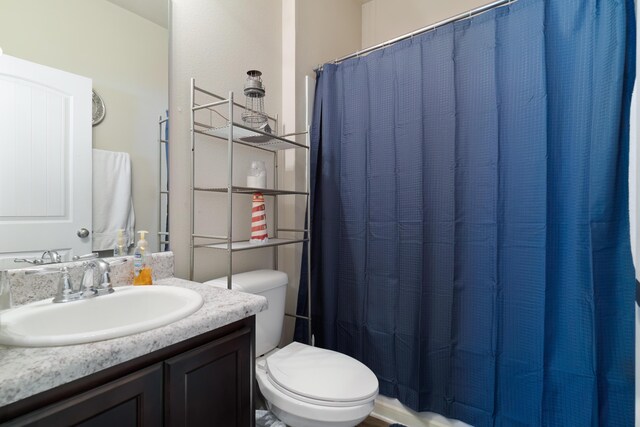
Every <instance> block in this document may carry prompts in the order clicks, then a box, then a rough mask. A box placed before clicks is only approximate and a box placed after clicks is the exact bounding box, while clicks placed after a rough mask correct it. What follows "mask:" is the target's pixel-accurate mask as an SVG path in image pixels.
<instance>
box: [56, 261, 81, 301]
mask: <svg viewBox="0 0 640 427" xmlns="http://www.w3.org/2000/svg"><path fill="white" fill-rule="evenodd" d="M60 273H61V274H62V276H61V277H60V281H59V282H58V292H57V294H56V296H55V298H53V302H69V301H73V300H76V299H78V294H77V293H76V292H75V291H74V290H73V285H72V284H71V278H70V277H69V269H68V268H67V267H62V268H61V269H60Z"/></svg>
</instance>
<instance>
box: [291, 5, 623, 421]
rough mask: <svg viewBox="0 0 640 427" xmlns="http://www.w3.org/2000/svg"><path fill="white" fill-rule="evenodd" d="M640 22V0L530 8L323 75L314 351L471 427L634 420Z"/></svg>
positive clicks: (317, 129) (316, 132)
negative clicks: (638, 34) (632, 214)
mask: <svg viewBox="0 0 640 427" xmlns="http://www.w3.org/2000/svg"><path fill="white" fill-rule="evenodd" d="M634 28H635V23H634V16H633V1H631V0H629V1H625V0H619V1H615V0H546V1H545V0H519V1H518V2H516V3H513V4H512V5H510V6H508V7H502V8H499V9H494V10H492V11H490V12H487V13H485V14H482V15H479V16H477V17H474V18H472V19H468V20H463V21H459V22H456V23H453V24H451V25H447V26H445V27H441V28H439V29H437V30H435V31H431V32H428V33H426V34H423V35H420V36H416V37H413V38H412V39H408V40H405V41H403V42H399V43H397V44H395V45H393V46H391V47H388V48H386V49H384V50H379V51H376V52H373V53H371V54H369V55H367V56H366V57H362V58H355V59H351V60H348V61H345V62H343V63H341V64H338V65H332V64H327V65H325V66H324V68H323V70H322V71H321V72H319V73H318V80H317V87H316V98H315V109H314V119H313V126H312V138H311V142H312V171H311V172H312V177H313V178H312V208H311V209H312V238H313V240H312V248H311V250H312V300H313V306H312V314H313V320H314V323H313V333H314V335H315V339H316V345H319V346H321V347H326V348H330V349H335V350H338V351H340V352H343V353H346V354H348V355H351V356H353V357H355V358H357V359H359V360H361V361H362V362H364V363H365V364H366V365H368V366H369V367H370V368H371V369H372V370H373V371H374V372H375V374H376V375H377V377H378V379H379V381H380V392H381V393H382V394H385V395H387V396H393V397H398V398H399V399H400V400H401V401H402V402H404V403H405V404H406V405H408V406H410V407H411V408H413V409H415V410H419V411H435V412H438V413H440V414H443V415H445V416H447V417H452V418H456V419H460V420H463V421H465V422H467V423H470V424H472V425H474V426H559V427H567V426H580V427H584V426H630V425H633V413H634V410H633V394H634V378H633V375H634V351H633V343H634V334H633V332H634V326H633V325H634V317H633V316H634V314H633V313H634V312H633V310H634V305H633V304H634V274H633V266H632V261H631V252H630V242H629V219H628V196H627V193H628V189H627V182H628V181H627V174H628V172H627V167H628V143H629V141H628V120H629V104H630V95H631V90H632V84H633V80H634V77H635V68H634V63H635V58H634V50H635V46H634V42H633V40H634V38H635V35H634V32H635V29H634ZM303 271H304V269H303ZM303 279H304V278H303ZM300 289H301V294H300V296H299V297H300V304H299V312H300V313H304V312H305V311H306V307H305V304H304V301H305V298H306V295H305V293H304V290H305V286H304V284H303V285H302V286H301V287H300ZM303 329H304V328H303V327H302V326H301V327H299V328H298V335H297V336H298V337H299V338H300V339H303V337H304V330H303Z"/></svg>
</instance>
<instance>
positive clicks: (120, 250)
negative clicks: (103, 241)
mask: <svg viewBox="0 0 640 427" xmlns="http://www.w3.org/2000/svg"><path fill="white" fill-rule="evenodd" d="M125 255H127V247H126V246H125V244H124V230H123V229H122V228H121V229H119V230H118V238H117V239H116V246H115V247H114V248H113V256H125Z"/></svg>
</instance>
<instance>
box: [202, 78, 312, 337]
mask: <svg viewBox="0 0 640 427" xmlns="http://www.w3.org/2000/svg"><path fill="white" fill-rule="evenodd" d="M305 86H306V112H305V113H306V114H305V119H306V120H305V131H304V132H299V133H292V134H288V135H280V136H278V135H276V134H272V133H267V132H263V131H261V130H258V129H253V128H251V127H249V126H247V125H246V124H244V123H239V122H236V121H235V118H236V117H238V118H239V119H240V120H242V119H241V118H240V114H238V113H236V112H234V109H235V108H240V109H244V105H242V104H239V103H236V102H234V96H233V92H229V94H228V96H227V97H223V96H220V95H216V94H214V93H212V92H209V91H207V90H205V89H203V88H200V87H198V86H196V82H195V79H191V266H190V278H191V279H192V280H193V277H194V269H195V251H196V249H201V250H207V249H213V250H214V251H215V252H219V251H224V252H226V254H227V258H228V265H227V288H228V289H232V280H231V276H232V275H233V254H234V253H236V252H240V251H248V250H252V249H262V248H273V267H274V269H277V268H278V249H277V248H278V247H279V246H283V245H291V244H298V243H304V242H307V244H308V245H310V239H311V230H310V224H311V211H310V206H309V203H310V197H309V195H310V188H311V187H310V175H309V173H310V159H311V157H310V139H309V119H310V115H309V78H308V77H307V78H306V80H305ZM196 99H198V100H199V102H196ZM201 100H204V102H202V101H201ZM203 110H206V113H208V114H209V116H210V117H215V118H217V120H218V121H220V119H222V120H223V123H219V124H218V125H215V124H214V123H213V120H209V123H203V122H202V121H198V120H196V114H197V113H199V112H201V111H203ZM200 114H202V113H200ZM267 118H268V120H269V123H270V124H273V127H272V128H273V129H275V133H277V132H278V129H279V128H278V118H277V117H272V116H267ZM196 135H203V136H206V137H207V139H211V141H212V142H218V143H219V142H221V141H226V143H227V185H226V186H224V187H202V186H197V185H196V183H195V179H196V178H195V176H196V173H195V168H196V167H195V165H196V161H195V160H196ZM297 135H304V136H305V144H301V143H299V142H297V141H294V140H292V139H290V137H295V136H297ZM236 144H238V145H242V146H245V147H251V148H252V149H255V150H261V151H266V152H269V153H271V154H272V156H273V157H272V158H273V166H274V175H275V177H274V185H273V186H274V188H252V187H244V186H238V185H234V182H233V167H234V146H235V145H236ZM286 149H302V150H305V163H306V173H305V181H306V182H305V184H306V185H305V187H306V190H305V191H295V190H284V189H280V188H278V179H277V175H278V152H280V151H281V150H286ZM199 192H203V193H207V192H208V193H226V194H227V234H226V235H225V236H215V235H207V234H198V233H196V230H195V212H196V210H195V194H196V193H199ZM256 192H260V193H262V194H263V195H265V196H270V197H273V199H274V204H273V206H274V208H273V212H274V213H273V222H274V230H275V234H274V235H273V236H269V241H268V243H265V244H251V243H250V242H249V241H248V240H245V241H237V240H233V236H232V234H233V233H232V228H233V195H234V194H240V195H252V194H253V193H256ZM280 196H305V197H306V212H307V217H306V223H307V229H295V228H280V227H278V201H277V200H278V197H280ZM281 232H282V233H295V234H296V235H298V236H299V237H296V238H283V237H281V236H280V233H281ZM300 236H301V237H300ZM196 239H200V240H209V241H212V242H211V243H198V244H196ZM309 249H310V247H309ZM307 277H308V280H307V296H308V300H307V310H308V311H307V316H300V315H295V314H286V315H287V316H289V317H294V318H299V319H305V320H307V322H308V330H309V343H312V336H311V251H310V250H307Z"/></svg>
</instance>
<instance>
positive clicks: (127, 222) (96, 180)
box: [93, 149, 136, 251]
mask: <svg viewBox="0 0 640 427" xmlns="http://www.w3.org/2000/svg"><path fill="white" fill-rule="evenodd" d="M135 222H136V220H135V214H134V212H133V198H132V193H131V159H130V158H129V154H127V153H117V152H113V151H105V150H96V149H94V150H93V250H94V251H104V250H109V249H113V248H114V246H115V245H116V241H117V238H118V230H119V229H124V231H125V244H126V245H127V246H129V245H130V244H131V243H132V242H133V239H134V238H135V236H134V235H133V231H134V226H135Z"/></svg>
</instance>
